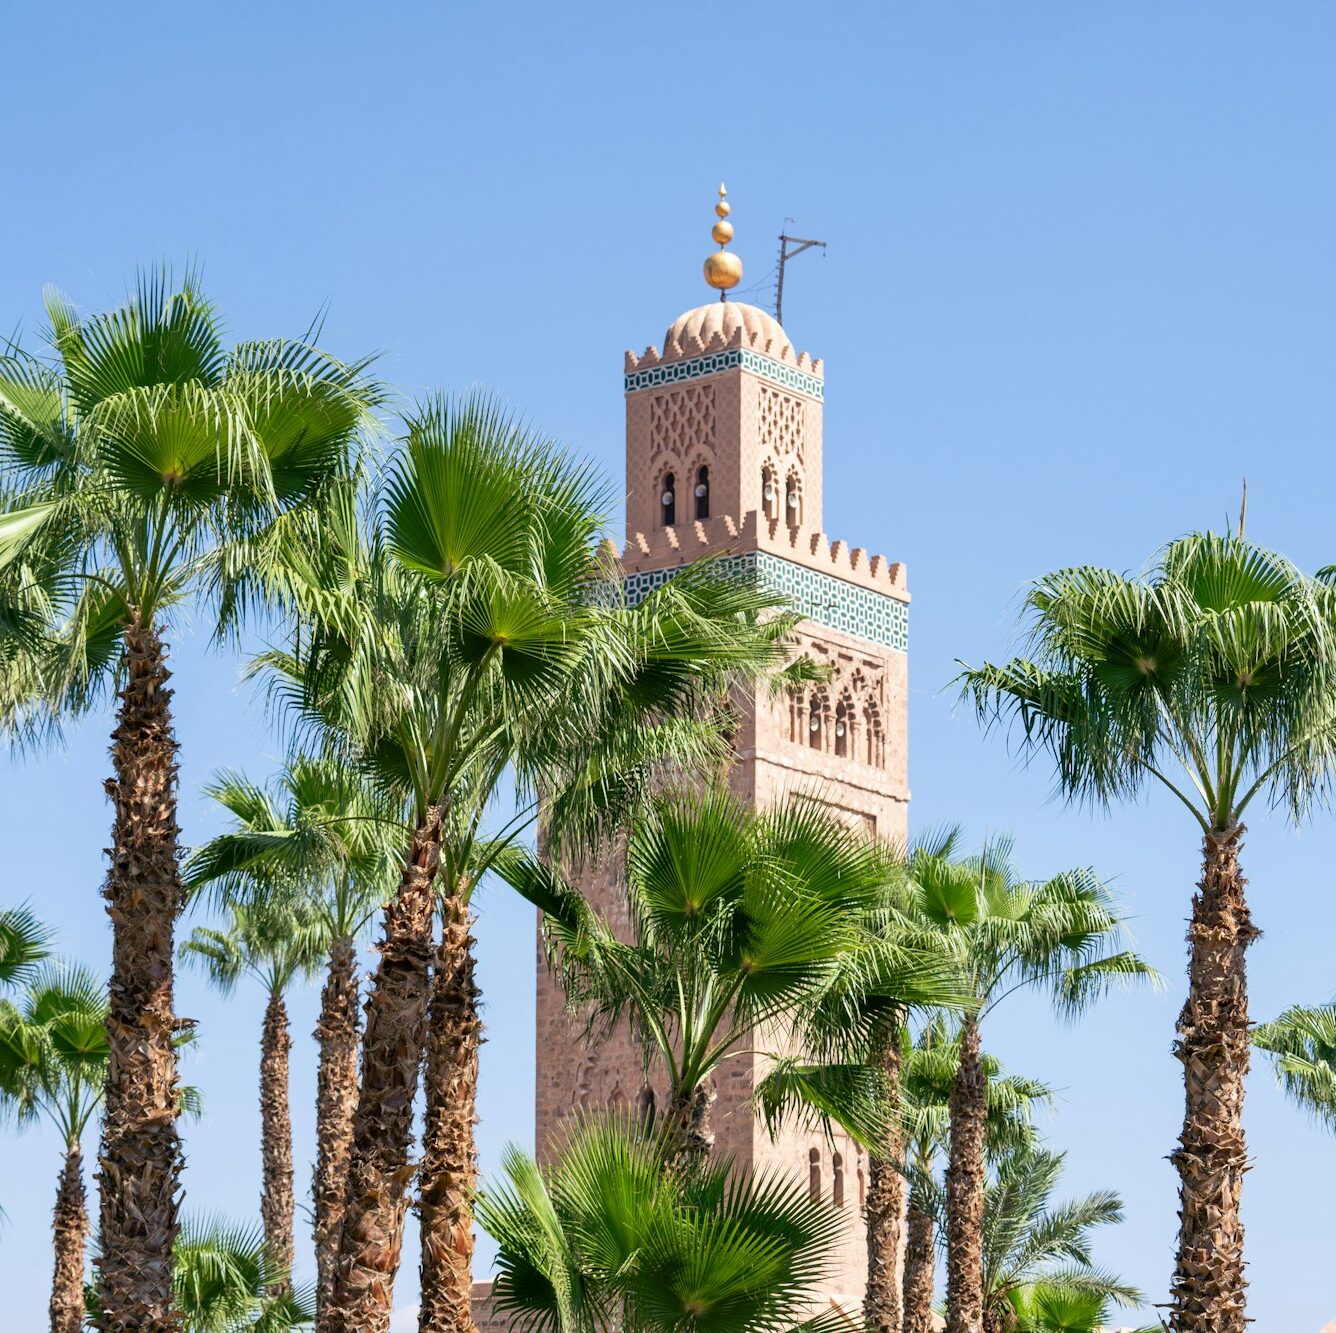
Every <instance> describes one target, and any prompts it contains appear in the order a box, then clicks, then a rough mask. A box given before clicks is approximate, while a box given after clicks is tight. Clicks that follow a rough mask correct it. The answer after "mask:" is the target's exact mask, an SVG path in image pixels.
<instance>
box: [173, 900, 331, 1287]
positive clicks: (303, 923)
mask: <svg viewBox="0 0 1336 1333" xmlns="http://www.w3.org/2000/svg"><path fill="white" fill-rule="evenodd" d="M228 916H229V922H228V926H227V928H226V929H225V930H218V929H216V928H214V927H211V926H196V927H195V929H194V930H193V931H192V932H191V934H190V937H189V938H188V939H187V940H186V941H185V942H184V943H183V944H182V945H181V955H182V957H183V958H184V959H185V960H186V961H188V962H192V963H194V964H196V965H197V966H199V967H201V968H202V969H203V970H204V971H205V972H206V973H207V975H208V977H209V979H210V980H211V981H212V982H213V983H214V985H215V986H217V987H218V988H219V989H220V990H221V991H222V992H223V993H224V994H230V993H231V991H232V990H233V988H234V987H235V986H236V984H237V982H238V981H239V980H240V979H241V978H242V977H243V976H249V977H250V978H251V979H252V980H254V981H258V982H259V983H260V985H261V986H262V987H263V988H264V991H265V994H266V996H267V997H268V998H267V1002H266V1004H265V1010H264V1026H263V1028H262V1031H261V1035H260V1159H261V1168H262V1170H261V1176H262V1190H261V1195H260V1219H261V1221H262V1223H263V1224H264V1237H265V1245H266V1246H267V1248H268V1252H269V1257H270V1258H271V1259H272V1260H273V1262H274V1263H275V1264H276V1265H277V1266H278V1267H279V1268H281V1269H282V1270H283V1271H284V1272H285V1273H290V1272H291V1271H292V1260H293V1237H292V1222H293V1211H294V1208H295V1201H294V1198H293V1188H292V1115H291V1112H290V1110H289V1104H288V1060H289V1055H290V1053H291V1050H292V1037H291V1036H290V1035H289V1030H288V1011H287V1004H286V1002H285V999H284V997H285V995H286V992H287V989H288V987H289V986H290V985H291V984H292V983H293V981H294V980H296V979H297V978H298V977H303V976H310V975H311V974H312V973H313V972H314V971H315V969H316V968H317V967H318V966H319V963H320V960H321V958H322V957H323V956H324V954H325V952H326V949H327V947H328V939H327V936H326V934H325V930H324V923H323V922H322V921H321V920H320V919H319V917H317V916H316V914H315V913H314V912H313V911H312V910H311V908H310V906H309V904H307V903H306V902H305V901H304V900H302V899H294V898H281V897H280V898H270V899H260V898H252V899H247V900H244V901H241V902H233V903H231V904H230V905H229V907H228ZM285 1280H286V1279H285Z"/></svg>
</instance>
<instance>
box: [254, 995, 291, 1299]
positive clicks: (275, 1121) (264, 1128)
mask: <svg viewBox="0 0 1336 1333" xmlns="http://www.w3.org/2000/svg"><path fill="white" fill-rule="evenodd" d="M291 1050H292V1037H291V1036H290V1035H289V1033H288V1011H287V1006H286V1005H284V1003H283V996H282V994H281V993H279V992H278V991H275V992H274V993H273V994H272V995H270V997H269V1003H268V1005H267V1006H266V1007H265V1011H264V1030H263V1034H262V1036H261V1038H260V1163H261V1172H262V1182H263V1187H262V1192H261V1194H260V1222H261V1224H262V1225H263V1227H264V1243H265V1246H266V1248H267V1249H268V1251H269V1259H270V1262H271V1263H272V1264H273V1265H274V1266H275V1267H276V1268H279V1269H281V1270H282V1273H283V1276H282V1278H281V1279H280V1280H279V1281H278V1282H275V1283H274V1284H273V1285H272V1287H271V1288H270V1291H271V1293H272V1294H273V1295H279V1294H280V1293H281V1292H284V1291H287V1290H288V1289H289V1288H290V1287H291V1286H292V1249H293V1246H292V1217H293V1212H294V1210H295V1208H294V1205H295V1201H294V1199H293V1193H292V1111H291V1108H290V1107H289V1105H288V1061H289V1053H290V1052H291Z"/></svg>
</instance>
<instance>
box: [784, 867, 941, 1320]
mask: <svg viewBox="0 0 1336 1333" xmlns="http://www.w3.org/2000/svg"><path fill="white" fill-rule="evenodd" d="M880 851H881V856H882V860H883V862H884V870H883V877H882V883H881V885H880V886H879V889H878V891H877V892H876V893H874V894H872V895H870V896H867V897H864V898H863V899H862V901H858V900H856V899H855V900H854V901H852V902H851V904H850V906H851V907H852V909H853V910H854V912H855V913H856V915H857V917H858V926H857V935H858V938H857V941H856V943H855V945H854V948H853V950H852V952H851V954H850V957H849V959H848V960H847V962H846V965H845V966H841V967H839V968H836V969H834V970H833V971H832V972H831V974H830V978H829V982H828V983H827V984H826V985H825V986H824V987H823V988H822V989H821V992H820V993H819V994H818V996H817V997H816V999H815V1002H814V1003H812V1004H810V1005H808V1004H804V1006H803V1015H802V1019H801V1027H802V1030H803V1033H804V1043H805V1047H806V1052H807V1056H808V1059H809V1060H811V1061H813V1062H814V1063H816V1064H820V1063H821V1062H822V1061H824V1060H827V1059H830V1060H834V1061H835V1063H836V1065H837V1066H839V1065H846V1066H847V1065H848V1064H849V1063H850V1062H851V1061H863V1062H865V1063H866V1064H868V1065H870V1066H872V1067H873V1068H874V1069H876V1070H877V1072H878V1073H879V1074H880V1076H881V1084H882V1092H883V1095H884V1097H885V1099H886V1105H885V1111H884V1115H883V1117H882V1119H883V1129H882V1131H881V1132H880V1133H879V1134H878V1135H877V1137H876V1139H875V1140H874V1141H873V1142H871V1143H869V1144H868V1145H867V1146H868V1171H867V1192H866V1200H865V1206H864V1209H863V1215H864V1221H865V1224H866V1226H865V1230H866V1249H867V1283H866V1287H865V1290H864V1296H863V1322H864V1323H865V1324H866V1325H867V1327H868V1329H869V1330H872V1333H900V1330H901V1326H902V1324H903V1322H904V1310H903V1299H902V1298H903V1293H902V1284H901V1281H900V1267H901V1262H902V1259H903V1249H904V1241H905V1237H904V1220H905V1210H906V1207H905V1205H906V1201H905V1169H904V1168H905V1163H904V1158H905V1147H906V1145H905V1139H904V1123H905V1113H906V1109H907V1108H906V1107H905V1106H904V1105H903V1104H902V1098H901V1084H902V1082H903V1079H902V1074H903V1063H904V1057H905V1053H906V1050H907V1049H908V1028H907V1024H908V1021H909V1018H910V1010H909V1007H908V1006H907V1005H906V1003H905V1002H904V995H905V989H904V977H905V971H906V966H907V964H909V963H910V962H911V960H917V962H916V966H917V967H918V968H920V969H921V970H923V971H924V972H925V974H926V973H927V972H928V971H929V970H931V971H932V972H935V973H937V974H938V975H940V976H945V977H949V978H951V981H952V984H951V985H950V986H949V987H948V988H947V990H945V991H942V992H941V993H939V995H938V1006H937V1007H935V1008H934V1010H933V1012H934V1013H935V1014H940V1012H941V1005H943V1004H946V1003H948V1002H950V1003H951V1004H953V1005H954V1006H956V1007H958V1006H959V1004H960V1002H961V999H962V998H963V995H962V991H961V988H960V987H959V986H958V985H957V984H955V975H956V969H957V968H958V965H959V961H960V960H959V958H958V957H957V952H958V951H957V949H956V948H955V943H954V941H952V940H950V939H949V938H947V937H945V936H943V935H942V934H941V933H940V932H938V931H934V930H930V929H925V928H924V927H923V925H922V923H921V922H919V921H917V920H916V919H915V915H914V912H913V898H912V894H911V893H910V892H909V891H908V885H907V882H906V881H907V867H906V864H905V858H904V855H903V853H902V852H901V851H900V850H899V849H897V848H896V847H894V846H887V847H884V848H882V849H880ZM920 984H921V983H920ZM938 1021H940V1020H938ZM851 1038H852V1039H853V1040H852V1041H851Z"/></svg>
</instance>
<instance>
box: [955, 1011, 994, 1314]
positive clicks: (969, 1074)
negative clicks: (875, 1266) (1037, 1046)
mask: <svg viewBox="0 0 1336 1333" xmlns="http://www.w3.org/2000/svg"><path fill="white" fill-rule="evenodd" d="M986 1116H987V1085H986V1084H985V1082H984V1074H983V1062H982V1060H981V1059H980V1056H979V1020H978V1017H977V1016H976V1015H974V1014H970V1015H967V1016H966V1018H965V1021H964V1023H963V1024H962V1025H961V1029H960V1068H959V1070H958V1071H957V1072H956V1078H955V1082H954V1083H953V1084H952V1085H951V1151H950V1161H949V1162H948V1163H947V1168H946V1330H947V1333H984V1323H983V1306H984V1299H983V1296H984V1293H983V1202H984V1129H985V1117H986Z"/></svg>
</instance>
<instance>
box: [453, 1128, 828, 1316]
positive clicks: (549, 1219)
mask: <svg viewBox="0 0 1336 1333" xmlns="http://www.w3.org/2000/svg"><path fill="white" fill-rule="evenodd" d="M674 1153H675V1145H674V1144H672V1143H671V1142H670V1141H666V1140H665V1139H664V1138H663V1137H662V1136H658V1137H652V1136H649V1135H647V1134H646V1133H645V1131H644V1130H643V1128H642V1129H640V1130H637V1129H634V1128H631V1127H629V1126H627V1125H620V1124H617V1123H615V1122H613V1123H599V1122H596V1121H590V1122H586V1123H585V1124H583V1125H581V1126H580V1127H579V1128H577V1129H576V1131H575V1132H574V1133H573V1135H572V1136H571V1138H570V1139H569V1141H568V1142H567V1143H566V1144H565V1145H564V1146H563V1150H562V1152H561V1153H560V1155H559V1156H558V1158H557V1160H556V1162H555V1163H554V1165H553V1166H552V1167H551V1168H549V1169H548V1170H547V1172H546V1173H544V1172H542V1171H540V1169H539V1167H538V1164H537V1163H536V1162H535V1161H534V1160H533V1158H531V1157H529V1156H528V1155H527V1154H525V1153H522V1152H520V1151H519V1150H518V1149H517V1148H513V1147H512V1148H511V1149H509V1151H508V1152H507V1153H506V1155H505V1158H504V1159H503V1169H504V1171H505V1174H506V1181H505V1182H504V1183H503V1184H498V1185H496V1186H493V1187H489V1188H488V1189H486V1190H485V1191H484V1192H483V1194H482V1197H481V1199H480V1202H479V1217H480V1220H481V1221H482V1224H483V1226H484V1227H486V1228H487V1230H488V1231H489V1232H490V1233H491V1235H492V1236H493V1237H494V1238H495V1239H496V1241H497V1244H498V1246H499V1253H498V1256H497V1266H498V1268H499V1270H500V1271H499V1275H498V1277H497V1279H496V1282H495V1284H494V1286H493V1298H494V1303H495V1308H496V1309H497V1310H498V1311H499V1312H503V1313H505V1314H507V1315H509V1316H510V1317H511V1318H512V1319H513V1320H514V1321H515V1323H516V1325H517V1326H519V1327H523V1328H530V1329H533V1330H535V1331H536V1333H611V1331H612V1330H615V1329H624V1330H626V1333H670V1330H675V1331H676V1333H790V1330H794V1329H797V1328H799V1327H801V1328H803V1329H805V1330H812V1331H815V1333H825V1331H826V1330H834V1329H836V1328H846V1327H847V1325H846V1324H845V1323H844V1316H843V1314H842V1313H840V1312H838V1311H831V1310H827V1311H825V1312H823V1313H821V1314H818V1315H817V1316H816V1317H815V1318H810V1319H809V1312H810V1309H811V1305H812V1303H813V1301H814V1298H815V1297H816V1295H817V1289H818V1284H819V1283H820V1282H821V1280H822V1279H823V1277H825V1276H826V1275H827V1274H828V1272H829V1271H830V1269H831V1258H832V1250H833V1247H834V1242H835V1239H836V1236H837V1233H838V1228H839V1215H838V1213H837V1212H836V1211H835V1209H834V1208H832V1207H831V1206H830V1205H828V1204H826V1203H824V1202H822V1201H820V1200H813V1199H811V1198H809V1197H808V1194H807V1191H806V1189H805V1188H803V1187H801V1186H799V1185H796V1184H794V1183H792V1182H789V1181H787V1180H783V1179H780V1178H777V1177H764V1176H757V1177H752V1178H748V1177H745V1176H740V1175H735V1174H732V1173H730V1171H729V1168H728V1166H727V1164H724V1163H719V1162H704V1161H695V1162H693V1163H692V1164H691V1166H690V1168H689V1169H687V1170H672V1171H670V1170H666V1169H665V1168H666V1166H667V1163H668V1161H669V1160H670V1159H671V1158H672V1156H673V1155H674Z"/></svg>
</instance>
